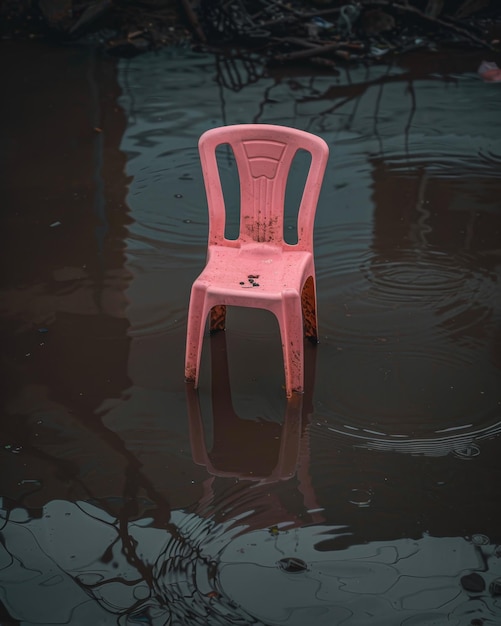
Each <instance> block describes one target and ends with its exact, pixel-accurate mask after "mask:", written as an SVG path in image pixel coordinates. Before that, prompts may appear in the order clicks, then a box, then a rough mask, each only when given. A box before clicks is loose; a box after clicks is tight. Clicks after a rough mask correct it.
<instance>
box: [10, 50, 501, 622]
mask: <svg viewBox="0 0 501 626" xmlns="http://www.w3.org/2000/svg"><path fill="white" fill-rule="evenodd" d="M480 60H481V56H479V55H478V54H477V53H464V52H463V53H458V52H457V51H456V52H453V53H451V54H449V55H447V54H444V55H436V56H435V55H432V54H427V55H424V54H421V55H419V56H415V57H411V56H408V57H405V58H402V59H401V61H400V62H399V63H395V64H394V65H374V66H373V67H370V68H364V67H361V68H357V69H351V70H349V71H348V70H341V71H340V74H339V76H333V75H332V74H325V73H319V74H315V73H314V70H312V69H311V68H306V69H304V70H301V69H296V71H291V70H286V69H283V68H282V69H280V70H276V71H275V72H265V70H264V69H263V68H262V67H260V66H259V64H252V63H250V62H247V63H243V62H238V63H235V62H228V61H224V60H223V59H220V58H216V57H213V56H210V55H201V54H195V53H193V52H190V51H188V50H183V49H176V50H165V51H162V52H160V53H158V54H147V55H144V56H140V57H137V58H135V59H131V60H121V61H119V62H118V63H116V62H114V61H110V60H104V59H101V58H99V57H98V56H97V55H96V53H95V52H93V51H92V50H90V49H87V48H69V49H67V50H62V49H60V48H59V49H55V48H51V47H48V46H44V45H38V44H32V45H27V44H7V45H4V47H3V51H2V56H1V57H0V67H1V70H2V76H3V77H4V78H3V80H2V82H3V95H2V103H1V105H0V106H1V107H2V110H1V120H2V132H1V136H2V147H1V152H2V167H1V177H2V212H1V220H2V224H1V226H2V228H1V231H0V232H1V238H2V241H1V249H2V255H3V259H2V283H1V299H0V306H1V329H2V359H1V363H2V381H3V383H4V384H3V394H2V401H3V402H2V404H3V411H2V415H1V421H0V463H1V466H0V469H1V474H0V496H2V498H1V504H2V506H1V509H0V513H1V518H0V600H1V603H0V624H2V626H4V625H7V624H9V625H10V624H25V625H31V626H35V625H39V624H62V623H64V624H74V625H78V626H79V625H89V626H90V625H94V624H130V625H132V624H152V625H155V626H157V625H165V624H169V625H170V624H172V625H190V624H214V625H219V624H244V625H247V624H263V625H270V626H271V625H277V624H287V625H293V626H303V625H304V626H308V625H310V624H318V625H329V626H333V625H337V624H343V625H348V624H350V625H351V624H353V625H358V624H360V625H362V624H367V625H369V624H371V625H374V624H377V625H381V626H393V625H400V624H404V625H405V626H417V625H425V626H426V625H433V626H441V625H443V624H455V625H459V626H462V625H470V624H471V625H479V624H493V625H494V624H497V625H499V624H500V623H501V597H500V594H501V514H500V508H501V507H500V497H501V488H500V485H501V454H500V452H501V448H500V438H499V434H500V432H501V290H500V279H501V133H500V122H499V120H500V115H499V112H500V106H501V104H500V103H501V87H499V85H495V84H494V85H493V84H484V83H483V82H482V81H481V80H480V79H479V78H478V76H477V75H476V68H477V66H478V64H479V62H480ZM240 122H263V123H278V124H285V125H289V126H294V127H297V128H301V129H305V130H308V131H311V132H313V133H316V134H318V135H320V136H322V137H323V138H324V139H325V140H326V141H327V142H328V144H329V146H330V150H331V154H330V160H329V165H328V168H327V173H326V177H325V182H324V186H323V191H322V194H321V198H320V202H319V207H318V212H317V220H316V230H315V242H316V247H315V251H316V262H317V274H318V307H319V326H320V343H319V345H318V346H316V347H313V346H309V345H308V346H306V362H307V363H306V367H307V385H306V390H305V394H304V397H302V398H296V399H295V400H293V401H291V402H289V403H288V404H287V402H286V399H285V393H284V389H283V383H284V381H283V366H282V361H281V358H282V357H281V348H280V340H279V337H278V327H277V325H276V322H275V320H274V319H273V318H272V317H271V315H268V314H266V313H265V312H261V311H250V312H248V311H245V310H240V309H238V310H232V311H230V313H229V315H228V329H227V331H226V333H224V334H218V335H216V336H214V337H213V338H211V339H210V340H209V338H208V337H207V339H206V343H205V344H204V352H203V357H202V373H201V383H200V389H199V391H198V393H196V392H194V391H193V390H192V389H191V388H190V387H189V386H187V385H185V383H184V380H183V361H184V340H185V328H186V317H187V305H188V298H189V290H190V287H191V283H192V282H193V280H194V279H195V277H196V276H197V274H198V273H199V271H200V270H201V268H202V266H203V263H204V260H205V250H206V240H207V212H206V202H205V194H204V190H203V183H202V177H201V171H200V165H199V159H198V152H197V141H198V137H199V136H200V134H201V133H202V132H203V131H205V130H206V129H208V128H210V127H213V126H218V125H221V124H231V123H240ZM301 165H302V164H301V162H300V161H298V163H296V164H295V171H294V175H293V176H292V177H291V180H290V184H289V187H288V199H289V200H290V203H291V206H297V202H298V194H299V190H300V185H301V181H302V180H303V179H302V178H301ZM221 167H222V169H223V178H224V181H225V183H224V184H225V191H226V193H227V197H228V198H229V199H235V200H237V199H238V187H237V185H236V184H235V182H234V179H233V178H232V176H233V175H234V174H235V168H234V164H233V163H232V161H231V160H230V159H228V158H226V157H225V156H224V155H223V157H222V160H221ZM288 223H289V224H290V227H291V237H293V236H294V235H293V226H292V220H289V222H288ZM231 227H233V228H234V227H235V224H234V223H233V222H232V224H231ZM496 581H497V582H496Z"/></svg>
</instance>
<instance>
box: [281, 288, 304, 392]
mask: <svg viewBox="0 0 501 626" xmlns="http://www.w3.org/2000/svg"><path fill="white" fill-rule="evenodd" d="M302 318H303V316H302V311H301V300H300V297H299V296H298V293H297V292H296V291H295V290H294V289H287V290H286V291H284V292H283V294H282V311H281V315H280V317H279V320H278V321H279V325H280V334H281V337H282V350H283V355H284V369H285V389H286V393H287V397H288V398H290V397H291V395H292V394H293V393H303V387H304V383H303V379H304V372H303V358H304V355H303V319H302Z"/></svg>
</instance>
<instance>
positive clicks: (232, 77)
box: [215, 54, 263, 93]
mask: <svg viewBox="0 0 501 626" xmlns="http://www.w3.org/2000/svg"><path fill="white" fill-rule="evenodd" d="M215 59H216V82H217V84H218V85H221V86H222V87H224V88H226V89H230V90H231V91H234V92H236V93H237V92H239V91H241V90H242V89H243V88H244V87H247V86H248V85H252V84H253V83H257V82H258V80H260V79H261V78H262V76H263V72H262V67H263V66H262V64H261V63H259V62H257V61H255V60H254V59H253V58H252V57H250V56H245V55H243V56H241V57H238V58H235V57H232V56H227V55H225V54H216V55H215ZM239 66H240V67H239ZM259 68H261V71H259Z"/></svg>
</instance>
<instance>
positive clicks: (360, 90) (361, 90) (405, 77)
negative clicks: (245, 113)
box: [298, 72, 445, 128]
mask: <svg viewBox="0 0 501 626" xmlns="http://www.w3.org/2000/svg"><path fill="white" fill-rule="evenodd" d="M347 78H348V79H349V73H347ZM424 78H426V80H430V81H435V80H436V81H439V82H442V83H443V82H444V80H445V79H444V77H443V76H441V77H438V76H430V75H429V74H423V75H422V76H420V75H416V74H415V73H413V74H411V73H410V72H406V73H403V74H398V75H395V76H388V75H385V76H382V77H380V78H375V79H374V80H369V81H366V82H364V83H357V84H354V83H351V81H350V86H349V87H343V93H346V92H351V94H350V95H347V96H346V97H344V98H343V99H342V100H341V101H338V99H339V88H338V87H336V86H334V87H329V88H328V89H327V90H326V91H325V92H324V93H323V94H321V95H319V96H306V97H304V98H301V99H298V103H299V104H301V103H307V102H319V101H321V100H334V101H336V102H335V104H334V105H332V106H330V107H328V108H326V109H324V110H323V111H320V112H319V113H317V116H318V117H319V118H321V117H326V116H328V115H330V114H332V113H334V112H335V111H337V110H338V109H340V108H342V107H343V106H345V105H346V104H347V103H348V102H351V101H352V100H355V99H356V98H360V97H362V96H363V95H364V94H365V93H366V91H368V90H369V89H370V88H371V87H376V86H379V85H386V84H388V83H407V85H409V84H413V81H415V80H420V79H424ZM412 95H414V92H413V91H412ZM415 106H416V103H415V99H414V100H413V108H412V110H411V117H410V120H409V122H408V125H407V128H409V127H410V122H411V120H412V117H413V116H414V113H415Z"/></svg>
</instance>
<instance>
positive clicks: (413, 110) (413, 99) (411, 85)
mask: <svg viewBox="0 0 501 626" xmlns="http://www.w3.org/2000/svg"><path fill="white" fill-rule="evenodd" d="M406 91H407V93H409V94H410V96H411V110H410V111H409V119H408V120H407V124H406V125H405V129H404V132H405V152H406V154H407V159H409V132H410V129H411V125H412V120H413V118H414V115H415V113H416V92H415V91H414V82H413V81H412V79H409V80H408V82H407V89H406Z"/></svg>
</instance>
